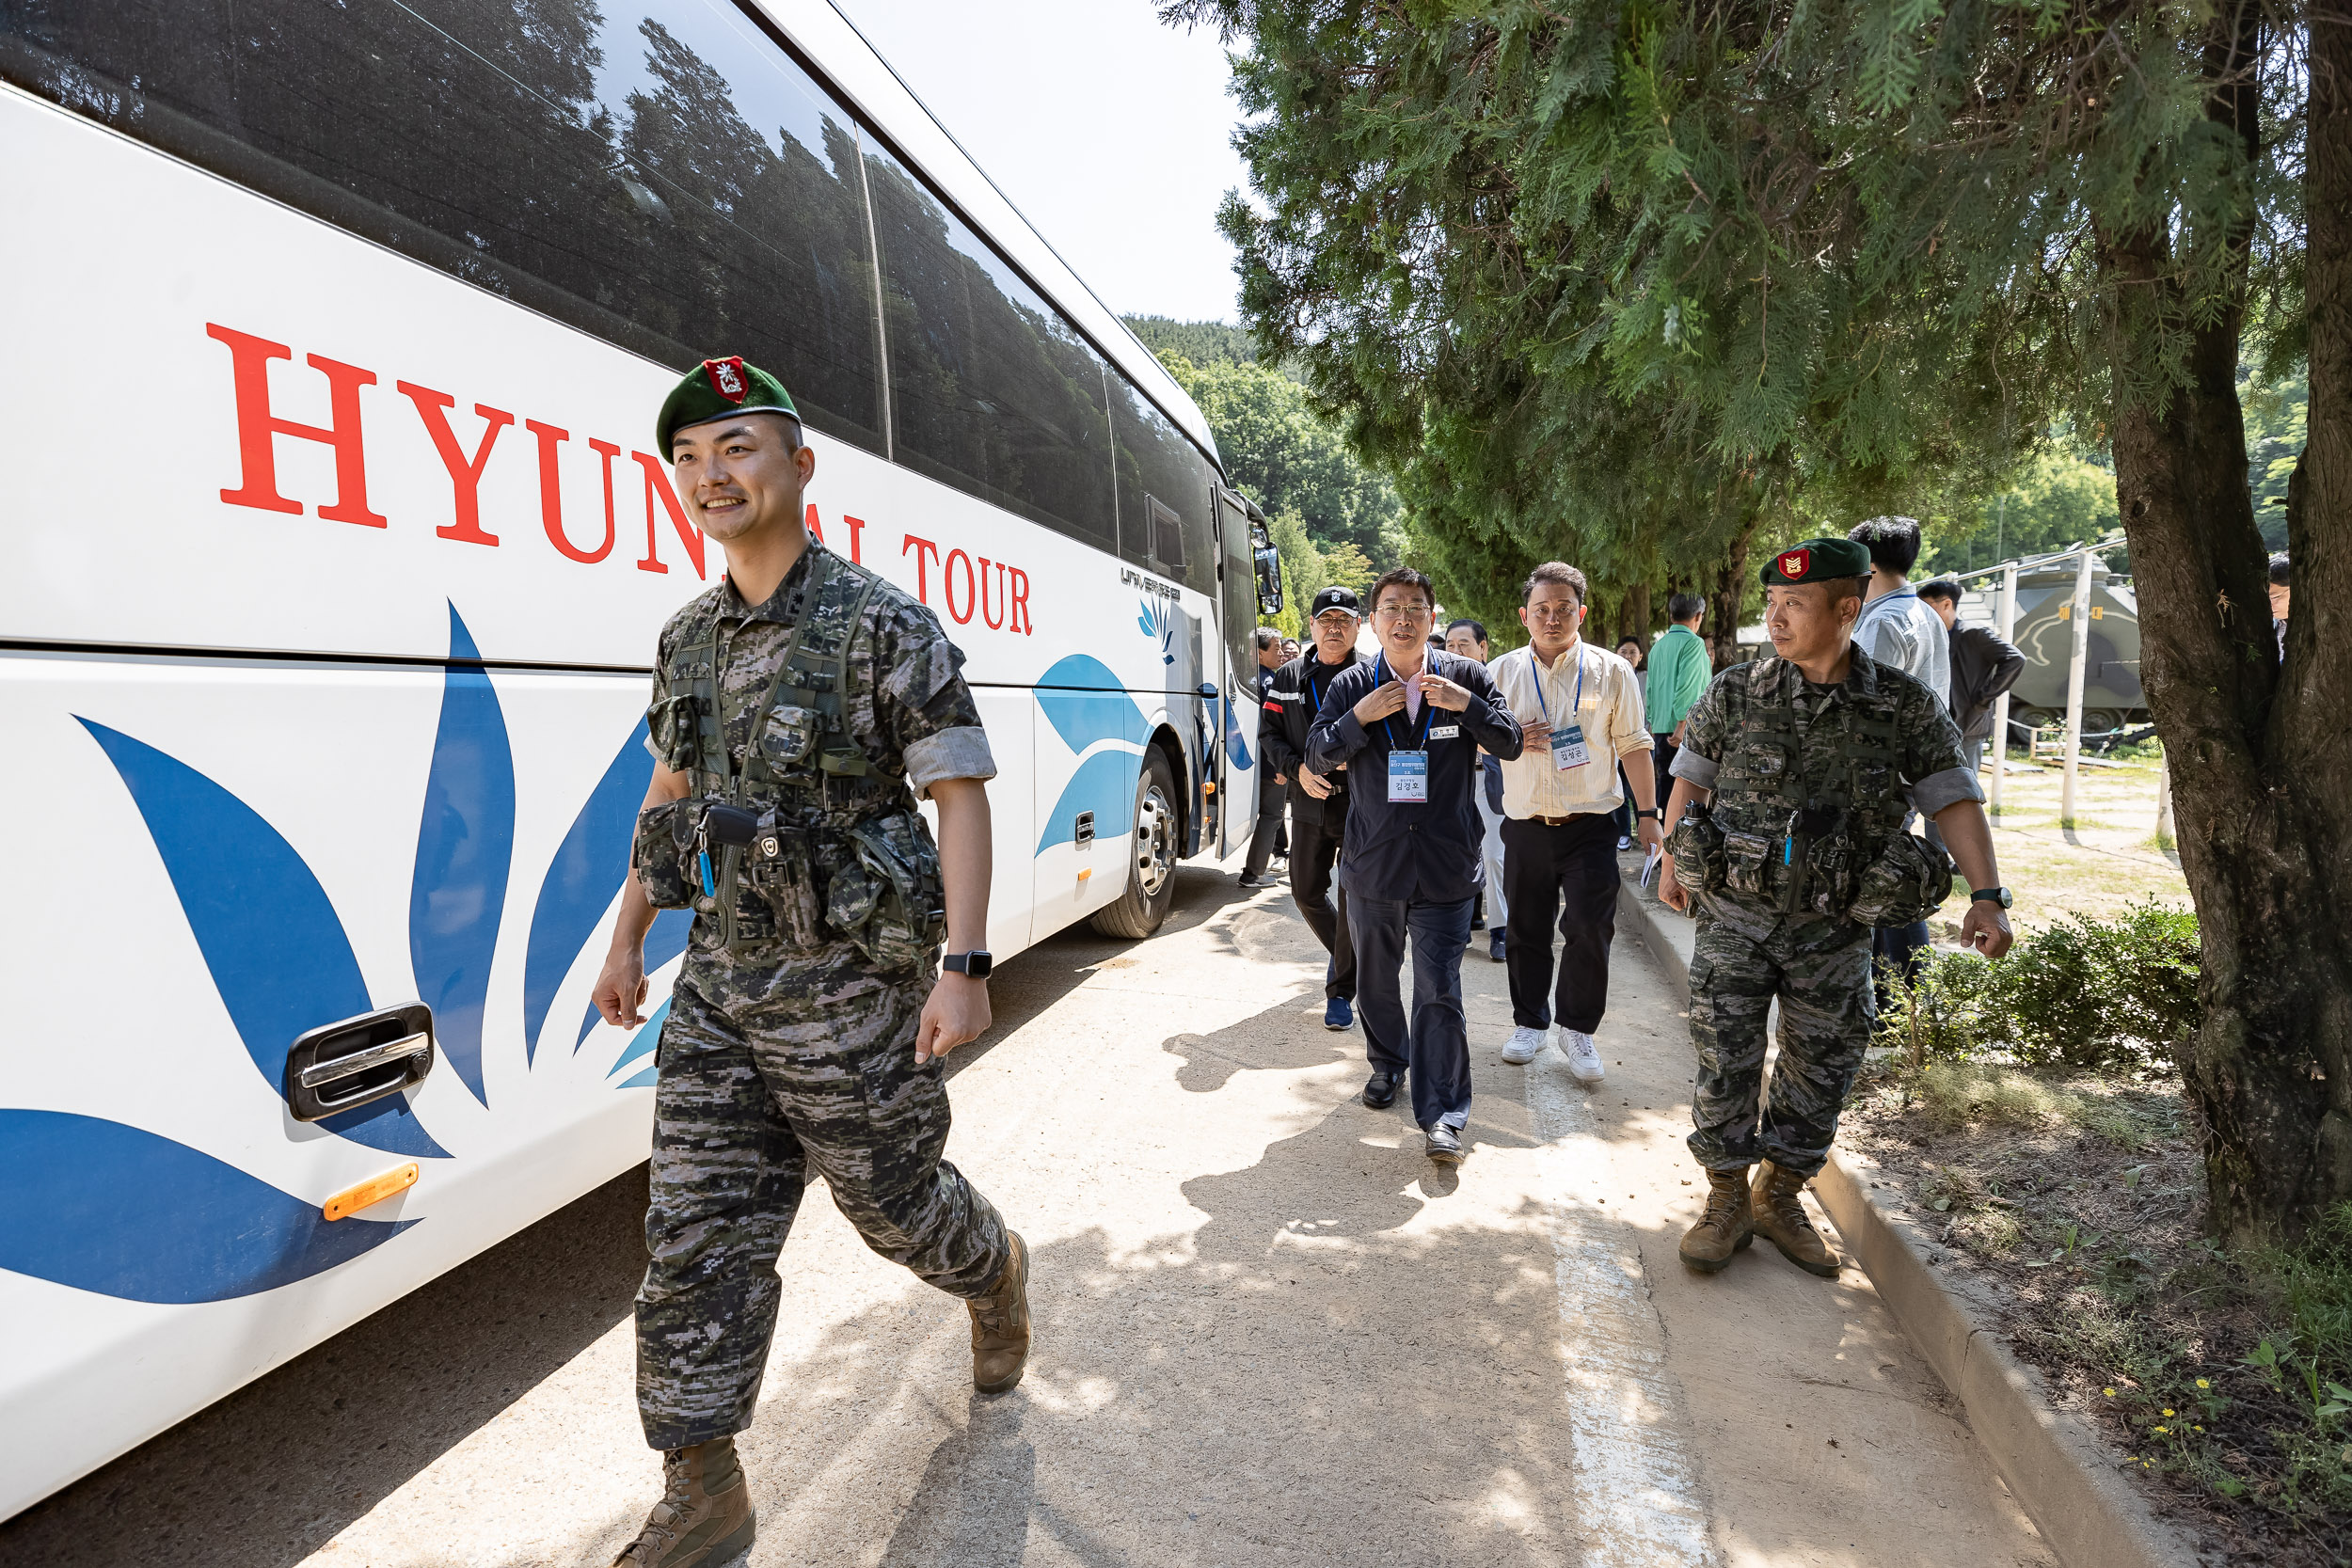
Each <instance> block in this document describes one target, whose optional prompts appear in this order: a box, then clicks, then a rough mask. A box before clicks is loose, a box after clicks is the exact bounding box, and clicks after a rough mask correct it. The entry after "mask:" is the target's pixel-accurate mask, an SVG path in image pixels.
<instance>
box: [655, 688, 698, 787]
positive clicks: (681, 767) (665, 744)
mask: <svg viewBox="0 0 2352 1568" xmlns="http://www.w3.org/2000/svg"><path fill="white" fill-rule="evenodd" d="M701 718H702V705H700V704H699V703H697V702H696V701H695V700H694V697H693V695H692V694H691V693H689V694H687V695H686V696H683V697H664V698H662V699H661V700H660V702H657V703H656V704H654V705H653V706H651V707H649V708H647V709H646V710H645V729H646V731H647V733H649V734H650V735H651V736H653V746H654V750H655V751H657V752H660V753H661V766H662V767H664V768H669V769H670V770H671V771H672V772H674V773H683V772H685V771H686V770H687V769H688V768H692V767H693V766H694V763H695V761H696V760H697V753H699V752H700V751H701V750H702V725H701V722H700V721H701Z"/></svg>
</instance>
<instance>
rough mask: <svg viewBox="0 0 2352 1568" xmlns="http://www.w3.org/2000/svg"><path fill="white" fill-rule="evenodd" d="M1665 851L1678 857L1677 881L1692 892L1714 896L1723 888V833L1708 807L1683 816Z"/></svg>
mask: <svg viewBox="0 0 2352 1568" xmlns="http://www.w3.org/2000/svg"><path fill="white" fill-rule="evenodd" d="M1666 848H1667V850H1668V851H1669V852H1670V853H1671V854H1673V856H1674V858H1675V880H1676V881H1677V882H1680V883H1681V884H1682V885H1683V886H1684V887H1685V888H1687V889H1688V890H1690V891H1691V892H1692V893H1713V892H1717V891H1719V890H1721V888H1722V887H1723V885H1724V831H1723V830H1722V829H1721V828H1719V827H1717V826H1715V819H1714V818H1713V817H1712V816H1708V814H1707V812H1706V810H1705V808H1703V807H1697V808H1693V809H1692V810H1690V811H1687V812H1685V813H1684V814H1683V816H1682V820H1681V821H1680V822H1678V823H1677V824H1676V825H1675V831H1674V835H1673V836H1672V837H1670V838H1669V839H1667V840H1666Z"/></svg>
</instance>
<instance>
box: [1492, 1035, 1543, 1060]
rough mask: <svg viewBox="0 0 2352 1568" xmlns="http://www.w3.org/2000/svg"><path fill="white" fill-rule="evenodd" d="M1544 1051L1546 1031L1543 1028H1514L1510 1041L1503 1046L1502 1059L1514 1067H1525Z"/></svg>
mask: <svg viewBox="0 0 2352 1568" xmlns="http://www.w3.org/2000/svg"><path fill="white" fill-rule="evenodd" d="M1543 1053H1544V1032H1543V1031H1542V1030H1541V1029H1514V1030H1512V1031H1511V1039H1510V1043H1509V1044H1507V1045H1505V1046H1504V1047H1503V1048H1502V1059H1503V1060H1504V1061H1506V1062H1509V1063H1510V1064H1511V1065H1512V1066H1513V1067H1525V1066H1526V1065H1527V1064H1528V1063H1530V1062H1532V1061H1534V1059H1535V1058H1536V1057H1538V1056H1540V1055H1542V1054H1543Z"/></svg>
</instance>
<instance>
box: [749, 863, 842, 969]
mask: <svg viewBox="0 0 2352 1568" xmlns="http://www.w3.org/2000/svg"><path fill="white" fill-rule="evenodd" d="M752 885H753V887H754V889H755V891H757V892H758V893H759V895H761V896H762V897H763V898H765V899H766V900H767V902H768V908H769V909H770V910H771V911H774V914H775V917H776V935H777V937H778V938H779V939H780V940H782V941H784V942H788V943H790V944H791V945H792V946H794V947H819V946H822V945H823V944H824V942H825V931H824V927H823V926H822V924H821V923H820V922H819V921H818V898H817V868H816V867H815V866H814V865H813V864H811V863H810V860H809V852H808V846H807V845H806V843H805V842H801V843H787V845H786V846H785V849H784V853H783V854H781V855H779V856H777V857H776V858H775V859H773V860H770V861H765V862H762V863H760V864H759V865H758V867H757V869H756V870H755V872H754V874H753V878H752Z"/></svg>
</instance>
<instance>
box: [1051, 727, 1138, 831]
mask: <svg viewBox="0 0 2352 1568" xmlns="http://www.w3.org/2000/svg"><path fill="white" fill-rule="evenodd" d="M1142 771H1143V753H1142V752H1095V753H1094V754H1093V755H1092V756H1090V757H1089V758H1087V759H1086V761H1084V762H1082V763H1080V764H1078V770H1077V771H1076V772H1074V773H1073V774H1071V775H1070V783H1069V784H1066V785H1064V786H1063V788H1062V792H1061V799H1060V800H1056V801H1055V802H1054V809H1053V811H1051V812H1050V813H1048V814H1047V816H1046V818H1045V832H1042V833H1041V834H1039V835H1038V841H1037V852H1038V853H1039V854H1043V853H1045V851H1046V850H1048V849H1050V848H1052V847H1054V846H1055V845H1057V844H1074V843H1075V842H1077V838H1078V816H1079V814H1080V813H1082V812H1089V811H1090V812H1092V813H1093V814H1094V820H1095V824H1096V828H1095V832H1097V833H1098V834H1100V835H1101V836H1102V837H1104V838H1109V837H1113V836H1115V835H1117V834H1119V833H1124V832H1132V831H1134V812H1135V804H1136V775H1137V774H1139V773H1140V772H1142Z"/></svg>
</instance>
